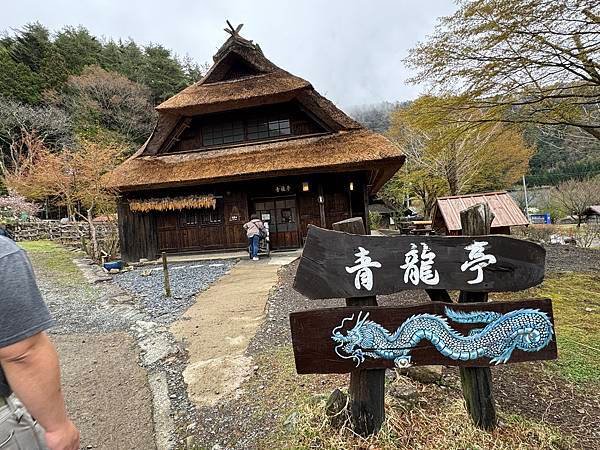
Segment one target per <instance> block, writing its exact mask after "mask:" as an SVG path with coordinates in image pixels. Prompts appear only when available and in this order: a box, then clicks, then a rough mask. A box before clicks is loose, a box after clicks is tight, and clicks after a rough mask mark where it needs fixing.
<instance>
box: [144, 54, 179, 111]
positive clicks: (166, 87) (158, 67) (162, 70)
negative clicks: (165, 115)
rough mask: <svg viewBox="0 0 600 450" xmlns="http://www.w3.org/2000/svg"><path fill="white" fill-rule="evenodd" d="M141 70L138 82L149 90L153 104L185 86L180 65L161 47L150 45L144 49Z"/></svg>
mask: <svg viewBox="0 0 600 450" xmlns="http://www.w3.org/2000/svg"><path fill="white" fill-rule="evenodd" d="M143 68H144V70H143V75H142V77H141V80H140V82H141V83H142V84H144V85H146V86H148V87H149V88H150V91H151V92H152V96H153V99H154V101H155V103H158V102H161V101H163V100H166V99H167V98H169V97H171V96H173V95H175V94H176V93H177V92H179V91H180V90H181V89H183V88H184V87H185V86H186V81H187V80H186V77H185V74H184V72H183V70H182V67H181V65H180V64H179V62H178V61H177V60H175V59H174V58H173V57H172V56H171V51H170V50H168V49H166V48H164V47H163V46H162V45H155V44H150V45H148V46H147V47H146V48H145V49H144V66H143Z"/></svg>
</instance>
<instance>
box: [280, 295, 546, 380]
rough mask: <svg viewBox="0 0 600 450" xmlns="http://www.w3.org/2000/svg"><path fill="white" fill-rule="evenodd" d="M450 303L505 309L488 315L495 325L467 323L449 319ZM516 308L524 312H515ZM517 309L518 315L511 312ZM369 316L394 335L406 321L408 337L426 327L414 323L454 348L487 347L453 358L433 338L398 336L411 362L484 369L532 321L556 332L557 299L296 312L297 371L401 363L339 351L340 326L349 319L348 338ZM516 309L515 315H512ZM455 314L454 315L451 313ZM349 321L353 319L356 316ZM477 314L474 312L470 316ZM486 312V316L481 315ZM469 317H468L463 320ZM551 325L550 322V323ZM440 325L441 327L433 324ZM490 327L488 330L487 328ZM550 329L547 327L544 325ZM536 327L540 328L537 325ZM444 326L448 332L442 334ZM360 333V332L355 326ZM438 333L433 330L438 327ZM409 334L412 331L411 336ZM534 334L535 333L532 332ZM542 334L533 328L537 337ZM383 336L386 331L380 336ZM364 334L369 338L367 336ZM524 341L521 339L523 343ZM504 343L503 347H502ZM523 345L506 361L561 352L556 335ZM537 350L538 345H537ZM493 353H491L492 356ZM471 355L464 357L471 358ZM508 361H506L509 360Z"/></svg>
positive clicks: (459, 308)
mask: <svg viewBox="0 0 600 450" xmlns="http://www.w3.org/2000/svg"><path fill="white" fill-rule="evenodd" d="M446 307H449V308H450V309H451V310H452V311H454V312H457V313H470V312H494V313H499V314H496V315H495V318H494V317H492V315H488V320H491V319H494V320H493V321H492V322H490V323H489V324H487V325H486V324H485V323H482V322H479V323H462V322H461V321H460V320H459V319H460V314H459V315H458V316H456V315H455V317H452V319H450V318H448V314H447V312H446V309H445V308H446ZM532 309H533V310H539V312H531V311H529V310H532ZM513 311H519V312H518V313H514V312H513ZM511 312H513V313H511ZM359 313H360V317H361V319H362V318H364V317H365V315H366V314H367V313H368V315H369V316H368V321H372V322H375V323H377V324H379V325H381V327H383V328H384V329H385V330H387V331H388V332H389V333H391V334H393V333H395V332H396V331H397V330H398V329H399V327H400V326H401V325H403V324H405V323H406V322H408V325H406V324H405V325H404V329H403V330H402V331H401V333H402V337H405V336H407V335H410V336H413V337H414V336H416V335H415V333H417V332H418V331H420V330H421V328H418V327H417V329H412V328H411V329H412V330H413V331H412V332H411V333H408V329H409V326H410V327H414V326H417V325H419V326H422V327H428V328H424V331H428V330H429V331H431V330H437V331H436V332H437V335H436V336H437V337H438V338H441V339H442V340H443V341H444V348H447V349H448V350H447V351H449V350H455V351H458V350H461V349H462V350H463V351H466V350H465V349H470V350H479V351H482V350H481V349H484V350H485V351H484V352H483V353H482V356H481V357H477V358H476V359H468V360H464V361H463V360H460V359H453V358H454V357H456V356H457V355H452V356H451V357H449V356H445V355H444V354H443V353H442V350H443V348H442V347H440V343H439V342H436V343H435V344H434V343H433V341H434V339H433V335H432V340H429V339H427V337H426V336H424V337H423V338H422V339H421V340H420V342H418V344H416V345H415V346H414V347H413V346H411V345H408V344H402V345H400V344H399V342H400V341H398V340H394V342H393V343H392V344H390V345H389V348H390V349H393V350H400V347H401V348H402V349H404V350H409V352H408V355H409V356H410V363H411V364H412V365H427V364H442V365H448V366H468V367H483V366H489V365H491V364H494V362H492V357H494V356H495V357H498V358H500V355H501V354H502V350H506V349H508V348H509V347H510V345H511V344H515V342H517V340H518V339H520V337H519V336H524V335H525V334H527V333H526V332H525V331H524V328H531V327H532V326H531V325H530V324H534V325H535V326H536V327H537V328H539V330H538V331H540V333H542V332H545V331H548V330H553V328H554V319H553V315H552V303H551V301H550V300H549V299H532V300H521V301H505V302H489V303H463V304H452V305H448V304H444V303H441V302H431V303H426V304H423V305H418V306H411V307H403V308H399V307H368V306H361V307H345V308H326V309H318V310H311V311H302V312H295V313H291V314H290V325H291V330H292V343H293V347H294V357H295V360H296V370H297V371H298V373H347V372H352V371H353V370H356V369H357V368H360V369H376V368H380V369H381V368H393V367H395V364H394V361H393V360H392V359H383V358H375V357H371V356H367V357H365V359H364V361H362V362H360V363H359V364H358V366H357V363H358V361H357V360H356V359H352V358H351V355H350V354H348V352H346V351H343V350H341V349H338V352H340V353H341V355H342V356H345V357H346V358H344V357H342V356H340V355H339V354H337V353H336V345H338V343H337V342H336V341H334V339H333V338H332V336H333V333H334V329H335V328H336V327H339V326H340V324H342V321H343V320H344V319H346V321H345V322H344V326H343V328H342V329H338V330H337V331H338V332H339V333H341V335H342V336H347V334H348V330H350V329H352V328H354V327H355V326H356V325H357V319H358V317H359ZM508 313H511V314H508ZM421 314H426V315H428V316H425V317H423V316H421V317H419V319H418V321H417V319H414V318H413V320H410V321H409V319H411V317H413V316H415V315H421ZM450 314H451V313H450ZM431 315H434V316H438V317H439V318H437V319H436V318H432V317H431ZM352 317H353V319H352V320H349V318H352ZM470 317H472V316H470ZM481 317H483V316H480V318H481ZM545 317H546V318H547V320H548V321H549V322H545V321H544V320H542V319H544V318H545ZM440 318H441V319H446V323H447V325H446V326H445V325H444V322H443V320H442V321H441V320H440ZM462 320H463V321H464V320H466V319H465V318H463V319H462ZM522 324H525V325H523V326H522V327H521V328H523V329H521V330H520V331H521V334H517V337H513V338H510V336H512V335H513V333H515V332H516V331H517V329H518V328H519V327H520V326H521V325H522ZM548 324H549V325H548ZM433 327H435V328H433ZM448 327H450V328H451V329H452V330H454V331H456V333H458V334H457V335H456V336H454V337H452V336H451V335H449V334H448V333H450V334H451V332H447V328H448ZM486 327H487V328H486ZM544 327H546V328H544ZM537 328H536V329H537ZM473 329H483V330H484V331H483V332H482V334H480V335H477V336H471V337H469V336H468V333H469V331H470V330H473ZM360 330H361V332H366V328H365V327H361V328H360ZM443 330H446V332H444V333H442V332H443ZM355 331H356V330H355ZM432 332H433V331H432ZM407 333H408V334H407ZM529 334H532V333H531V332H530V333H529ZM535 334H536V333H535V332H533V334H532V336H533V335H535ZM378 335H380V334H378ZM362 336H363V337H365V336H368V335H367V334H363V335H362ZM517 343H518V342H517ZM498 346H500V347H498ZM520 346H521V344H519V345H517V347H516V348H515V349H514V351H512V353H510V352H508V353H510V354H509V355H508V359H507V360H506V362H508V363H513V362H521V361H531V360H545V359H555V358H556V356H557V353H556V340H555V339H554V336H552V338H551V339H550V341H549V342H547V343H546V345H545V346H543V347H542V348H541V349H539V350H537V351H524V350H522V349H521V348H520ZM375 347H376V346H374V345H373V344H372V343H369V342H367V341H365V342H362V343H360V344H357V346H356V347H355V349H361V350H362V351H363V352H369V351H374V349H375ZM533 348H535V346H533ZM486 355H487V356H486ZM465 356H466V355H464V354H463V355H462V357H465ZM504 356H505V357H506V356H507V354H506V353H504ZM501 359H502V362H499V363H503V362H504V361H503V358H501Z"/></svg>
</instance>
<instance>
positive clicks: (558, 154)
mask: <svg viewBox="0 0 600 450" xmlns="http://www.w3.org/2000/svg"><path fill="white" fill-rule="evenodd" d="M525 136H526V138H527V140H528V141H529V142H530V143H531V144H532V145H534V146H535V147H536V148H537V151H536V153H535V154H534V155H533V157H532V158H531V160H530V162H529V175H527V183H528V184H529V185H531V186H547V185H557V184H559V183H561V182H563V181H566V180H570V179H578V180H583V179H585V178H588V177H590V176H595V175H598V174H600V142H598V140H596V139H593V138H590V137H589V136H588V135H587V134H586V133H584V132H582V131H580V130H578V129H576V128H575V127H553V128H551V129H550V128H538V127H531V128H529V129H528V130H527V131H526V132H525Z"/></svg>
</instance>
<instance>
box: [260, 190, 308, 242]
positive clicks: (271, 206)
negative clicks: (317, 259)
mask: <svg viewBox="0 0 600 450" xmlns="http://www.w3.org/2000/svg"><path fill="white" fill-rule="evenodd" d="M253 209H254V211H255V212H256V214H258V217H259V218H261V219H263V218H266V217H269V220H268V222H269V231H270V239H271V248H273V249H283V248H298V247H300V237H299V234H298V232H299V229H298V228H299V227H298V208H297V206H296V196H295V195H293V196H289V197H274V198H255V199H254V200H253Z"/></svg>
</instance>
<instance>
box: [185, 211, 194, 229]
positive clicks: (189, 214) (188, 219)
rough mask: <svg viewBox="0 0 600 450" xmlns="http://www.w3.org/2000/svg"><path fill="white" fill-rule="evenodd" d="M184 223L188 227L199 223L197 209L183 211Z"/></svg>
mask: <svg viewBox="0 0 600 450" xmlns="http://www.w3.org/2000/svg"><path fill="white" fill-rule="evenodd" d="M183 224H184V225H185V226H186V227H191V226H194V225H198V216H197V215H196V211H193V210H186V211H184V213H183Z"/></svg>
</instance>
